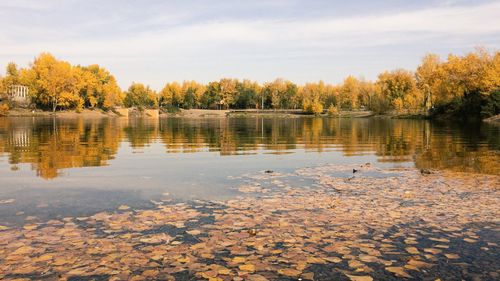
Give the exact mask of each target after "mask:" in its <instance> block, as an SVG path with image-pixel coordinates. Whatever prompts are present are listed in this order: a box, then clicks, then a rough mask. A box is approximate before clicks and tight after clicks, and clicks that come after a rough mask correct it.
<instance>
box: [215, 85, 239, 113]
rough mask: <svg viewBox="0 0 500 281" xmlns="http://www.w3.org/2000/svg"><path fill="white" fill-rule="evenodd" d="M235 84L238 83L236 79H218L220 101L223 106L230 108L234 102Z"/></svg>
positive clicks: (236, 92)
mask: <svg viewBox="0 0 500 281" xmlns="http://www.w3.org/2000/svg"><path fill="white" fill-rule="evenodd" d="M237 85H238V80H237V79H231V78H222V79H220V80H219V89H220V95H221V97H222V100H221V101H220V103H221V104H222V105H223V106H224V107H225V108H230V107H231V106H233V105H234V104H235V102H236V96H237V94H238V91H237V89H236V86H237Z"/></svg>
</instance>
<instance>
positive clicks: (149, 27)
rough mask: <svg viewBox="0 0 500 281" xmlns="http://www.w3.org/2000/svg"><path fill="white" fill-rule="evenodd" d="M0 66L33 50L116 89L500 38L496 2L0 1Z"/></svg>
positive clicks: (307, 74) (376, 64)
mask: <svg viewBox="0 0 500 281" xmlns="http://www.w3.org/2000/svg"><path fill="white" fill-rule="evenodd" d="M0 25H1V28H0V65H1V66H6V65H7V63H8V62H11V61H14V62H16V63H17V64H18V65H19V66H21V67H26V66H28V65H29V63H30V62H32V61H33V59H34V57H36V56H37V55H38V54H40V53H41V52H50V53H52V54H53V55H55V56H56V57H57V58H59V59H63V60H67V61H69V62H71V63H72V64H81V65H88V64H99V65H101V66H103V67H105V68H107V69H108V70H109V71H110V72H111V73H112V74H113V75H114V76H115V77H116V78H117V80H118V83H119V84H120V86H121V87H122V88H123V89H126V88H128V86H129V85H130V83H132V82H141V83H145V84H148V85H150V86H151V87H153V88H154V89H157V90H159V89H161V88H162V87H163V85H164V84H165V83H167V82H170V81H183V80H197V81H199V82H203V83H206V82H209V81H213V80H218V79H220V78H222V77H231V78H239V79H243V78H245V79H251V80H256V81H259V82H264V81H271V80H274V79H275V78H278V77H280V78H285V79H289V80H291V81H293V82H295V83H298V84H303V83H305V82H313V81H319V80H323V81H325V82H328V83H339V82H341V81H342V80H343V79H344V78H345V77H346V76H347V75H354V76H357V77H361V78H365V79H369V80H373V79H376V77H377V75H378V73H380V72H382V71H384V70H391V69H396V68H406V69H411V70H413V69H415V68H416V67H417V66H418V64H419V63H420V60H421V59H422V57H423V56H424V55H425V54H426V53H429V52H432V53H436V54H439V55H440V56H441V57H443V58H445V57H446V56H447V55H448V54H449V53H454V54H464V53H466V52H469V51H472V50H474V48H475V47H478V46H482V47H485V48H487V49H489V50H490V51H496V50H498V49H499V47H500V0H495V1H492V0H478V1H462V0H448V1H435V0H420V1H407V0H385V1H375V0H362V1H348V0H343V1H336V0H325V1H316V0H305V1H299V0H288V1H284V0H275V1H272V0H271V1H258V0H253V1H250V0H249V1H239V0H220V1H216V0H213V1H208V0H205V1H202V0H200V1H189V0H184V1H148V0H143V1H127V0H109V1H106V0H98V1H95V0H80V1H77V0H44V1H28V0H1V1H0Z"/></svg>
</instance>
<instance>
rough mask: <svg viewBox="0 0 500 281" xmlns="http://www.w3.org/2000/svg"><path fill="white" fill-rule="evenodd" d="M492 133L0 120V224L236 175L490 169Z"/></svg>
mask: <svg viewBox="0 0 500 281" xmlns="http://www.w3.org/2000/svg"><path fill="white" fill-rule="evenodd" d="M499 136H500V129H499V128H498V127H495V126H491V125H488V124H474V125H454V124H440V123H433V122H430V121H423V120H390V119H374V118H366V119H337V118H308V117H304V118H226V119H209V118H206V119H183V118H168V119H167V118H164V119H159V120H155V119H120V118H109V119H91V120H84V119H54V118H0V200H10V199H14V200H15V201H16V204H1V205H0V219H1V220H2V221H15V220H16V218H17V217H19V213H22V214H23V215H34V214H36V215H38V216H47V217H50V216H65V215H84V214H92V213H95V212H96V211H100V210H106V209H110V208H116V207H117V206H119V205H121V204H128V205H130V206H133V207H138V208H139V207H145V206H148V205H150V202H149V200H150V199H158V198H160V197H162V196H169V197H170V198H173V199H176V200H186V199H189V200H190V199H209V200H211V199H224V198H231V197H233V196H235V195H238V194H240V192H238V190H236V189H235V188H234V187H237V186H238V185H240V184H241V181H240V180H239V179H237V178H235V177H238V176H240V175H242V174H246V173H256V172H260V171H265V170H272V171H276V172H289V171H293V170H295V169H299V168H303V167H311V166H319V165H324V164H351V163H367V162H369V163H372V164H373V165H376V166H380V167H417V168H419V169H439V170H453V171H466V172H474V173H484V174H496V175H498V174H500V165H498V163H499V162H500V161H499V160H500V138H499Z"/></svg>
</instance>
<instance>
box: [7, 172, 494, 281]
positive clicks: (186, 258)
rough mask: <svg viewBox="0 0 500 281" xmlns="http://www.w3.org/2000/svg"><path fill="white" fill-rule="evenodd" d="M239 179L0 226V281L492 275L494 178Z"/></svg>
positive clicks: (266, 175)
mask: <svg viewBox="0 0 500 281" xmlns="http://www.w3.org/2000/svg"><path fill="white" fill-rule="evenodd" d="M353 169H354V170H353ZM238 178H239V179H240V180H241V181H242V182H244V184H243V185H241V186H238V187H235V188H236V189H238V190H239V191H240V192H242V196H239V197H237V198H233V199H229V200H221V201H189V202H178V201H174V200H171V199H169V198H168V196H167V195H166V196H165V197H164V198H158V200H157V201H154V202H153V203H154V204H155V207H154V208H151V209H142V210H136V209H132V208H131V207H129V206H127V205H122V206H120V207H119V208H117V209H116V210H115V211H111V212H100V213H96V214H94V215H92V216H88V217H66V218H64V219H57V220H56V219H53V220H49V221H39V220H37V219H36V218H34V219H33V220H32V221H30V222H29V223H28V224H25V225H22V226H14V225H4V226H0V279H2V280H30V279H37V280H39V279H44V280H203V279H208V280H276V279H279V280H299V279H302V280H356V281H358V280H359V281H361V280H362V281H364V280H396V279H406V278H408V279H409V278H413V279H419V280H436V279H441V280H460V279H466V280H498V279H499V278H500V254H499V248H498V243H500V223H499V222H500V221H499V218H500V196H499V195H500V194H499V188H500V176H495V175H479V174H467V173H452V172H438V171H419V170H416V169H380V168H375V167H372V166H371V165H369V164H363V165H342V166H337V165H325V166H319V167H312V168H303V169H299V170H296V171H294V172H292V173H287V174H281V173H276V172H273V171H263V172H262V173H259V174H245V175H242V176H239V177H238ZM4 203H5V202H4ZM8 203H9V202H6V204H8Z"/></svg>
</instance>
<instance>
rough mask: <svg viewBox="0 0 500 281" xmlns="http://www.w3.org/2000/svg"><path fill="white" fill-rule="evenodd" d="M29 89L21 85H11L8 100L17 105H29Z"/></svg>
mask: <svg viewBox="0 0 500 281" xmlns="http://www.w3.org/2000/svg"><path fill="white" fill-rule="evenodd" d="M28 93H29V89H28V87H26V86H23V85H13V86H10V87H9V98H10V99H11V100H12V101H14V102H17V103H22V104H27V103H29V96H28Z"/></svg>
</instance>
